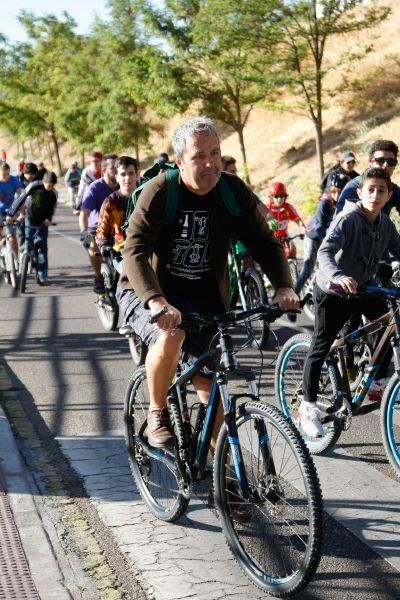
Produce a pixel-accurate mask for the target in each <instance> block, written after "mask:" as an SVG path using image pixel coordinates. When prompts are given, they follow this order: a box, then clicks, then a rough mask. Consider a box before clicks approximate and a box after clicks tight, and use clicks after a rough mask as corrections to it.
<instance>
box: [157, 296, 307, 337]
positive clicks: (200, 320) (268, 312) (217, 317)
mask: <svg viewBox="0 0 400 600" xmlns="http://www.w3.org/2000/svg"><path fill="white" fill-rule="evenodd" d="M310 298H311V294H306V295H305V296H304V298H303V299H302V300H301V302H300V306H301V308H303V306H304V305H305V304H306V303H307V302H308V301H309V300H310ZM167 311H168V308H167V307H166V306H163V307H162V308H161V309H160V310H159V311H157V312H156V313H154V314H153V315H150V317H149V323H155V322H156V321H157V319H158V318H159V317H161V315H163V314H165V313H166V312H167ZM288 312H300V311H299V310H293V309H290V310H282V309H281V308H279V306H278V305H277V304H272V305H271V306H257V307H255V308H250V309H249V310H243V311H240V312H235V311H229V312H226V313H220V314H208V315H200V314H199V313H187V314H185V315H183V317H182V323H181V324H180V325H179V327H180V329H189V328H190V327H193V325H196V326H197V327H209V326H216V325H217V326H221V325H222V326H223V325H225V326H230V325H234V324H235V323H240V322H241V321H245V320H246V319H249V318H250V317H254V316H255V315H258V316H260V317H261V318H262V319H263V320H264V321H266V322H267V323H272V322H273V321H275V320H276V319H278V318H279V317H281V316H282V315H283V314H284V313H288Z"/></svg>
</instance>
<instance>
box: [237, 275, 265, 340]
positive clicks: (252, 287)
mask: <svg viewBox="0 0 400 600" xmlns="http://www.w3.org/2000/svg"><path fill="white" fill-rule="evenodd" d="M245 284H246V289H245V296H246V304H247V306H246V307H243V308H244V309H245V310H249V309H250V308H257V307H258V306H265V305H266V304H268V296H267V292H266V290H265V287H264V282H263V280H262V277H261V275H260V274H259V273H258V271H256V269H248V270H247V271H246V274H245ZM247 324H248V326H249V328H250V330H251V333H252V337H253V342H252V345H253V347H254V348H261V349H262V350H263V349H264V348H265V346H266V344H267V341H268V336H269V327H268V324H267V323H266V322H265V321H264V320H263V319H261V318H254V319H251V320H250V321H249V322H248V323H247Z"/></svg>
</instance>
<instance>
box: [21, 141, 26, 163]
mask: <svg viewBox="0 0 400 600" xmlns="http://www.w3.org/2000/svg"><path fill="white" fill-rule="evenodd" d="M21 147H22V157H21V158H23V159H24V160H25V159H26V150H25V143H24V140H22V142H21Z"/></svg>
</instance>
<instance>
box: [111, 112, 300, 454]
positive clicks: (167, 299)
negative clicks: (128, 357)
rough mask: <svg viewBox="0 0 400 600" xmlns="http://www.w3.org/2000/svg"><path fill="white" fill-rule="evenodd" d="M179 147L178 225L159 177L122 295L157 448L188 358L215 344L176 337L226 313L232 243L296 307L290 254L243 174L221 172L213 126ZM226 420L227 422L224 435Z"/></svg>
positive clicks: (197, 123)
mask: <svg viewBox="0 0 400 600" xmlns="http://www.w3.org/2000/svg"><path fill="white" fill-rule="evenodd" d="M172 143H173V148H174V154H175V161H176V163H177V164H178V166H179V170H180V177H179V194H180V199H179V206H178V209H177V211H176V215H175V217H174V219H173V220H172V222H171V223H169V224H163V211H164V205H165V202H166V191H167V181H166V175H165V173H161V174H160V175H158V176H156V177H155V178H154V179H152V180H151V181H150V182H149V183H148V184H147V185H146V186H145V187H144V189H143V191H142V193H141V195H140V197H139V201H138V204H137V206H136V208H135V210H134V212H133V214H132V217H131V219H130V222H129V226H128V228H127V237H126V244H125V248H124V253H123V273H122V276H121V280H120V284H119V289H118V291H117V297H118V300H119V303H120V306H121V308H122V311H123V312H124V313H125V317H126V318H127V320H128V322H129V324H130V325H131V326H132V327H133V329H134V330H135V332H136V333H137V334H138V335H139V336H140V337H141V338H142V340H143V341H144V342H145V343H146V345H147V346H148V348H149V350H148V354H147V358H146V372H147V381H148V388H149V395H150V412H149V416H148V419H147V434H148V440H149V443H150V444H151V445H153V446H155V447H164V446H166V445H168V444H170V443H171V441H172V440H173V434H172V430H171V426H170V422H169V417H168V411H167V409H166V395H167V390H168V387H169V385H170V383H171V380H172V378H173V376H174V373H175V371H176V367H177V364H178V360H179V358H180V355H181V351H183V355H182V356H183V362H184V363H186V364H189V365H190V364H192V363H193V362H194V360H196V358H198V356H199V355H200V354H201V353H202V352H204V350H206V349H207V347H208V342H209V339H206V338H204V337H203V336H200V335H192V334H187V335H186V336H185V332H184V331H183V330H181V329H177V327H178V326H179V324H180V323H181V315H182V313H185V312H199V313H218V312H224V311H225V310H227V309H228V300H229V275H228V261H227V257H228V249H229V242H230V239H231V237H232V235H235V236H236V237H237V238H239V239H240V240H241V241H243V243H244V244H246V246H247V247H248V248H249V250H250V252H251V254H252V255H253V256H254V258H255V260H257V262H258V263H259V264H260V265H261V268H262V269H263V271H265V273H266V274H267V275H268V277H269V278H270V280H271V281H272V282H273V284H274V286H275V289H276V302H277V303H278V304H279V306H280V307H281V308H283V309H288V310H289V309H296V308H297V307H298V298H297V296H296V295H295V293H294V291H293V289H292V287H291V279H290V274H289V270H288V265H287V261H286V258H285V255H284V252H283V249H282V246H281V244H280V243H279V241H278V240H276V238H274V235H273V233H272V232H271V230H270V229H269V227H268V225H267V223H266V221H265V219H263V218H262V216H261V214H260V213H259V211H258V210H257V202H256V198H255V196H254V194H253V193H252V192H251V190H250V189H249V188H248V187H247V186H246V185H245V184H244V182H243V181H241V179H239V178H238V177H236V176H235V175H232V174H229V173H223V174H221V172H222V164H221V149H220V142H219V136H218V131H217V129H216V127H215V125H214V123H213V121H211V119H208V118H207V117H194V118H192V119H189V120H187V121H185V122H183V123H182V124H181V125H179V127H178V128H177V129H176V131H175V132H174V134H173V138H172ZM221 177H223V178H224V180H225V181H226V182H227V183H228V185H229V186H230V188H231V190H232V192H233V194H234V196H235V199H236V201H237V203H238V206H239V208H240V214H239V216H234V215H232V214H231V213H230V212H229V210H228V209H227V207H226V205H225V203H224V201H223V199H222V198H221V196H220V194H219V192H218V190H217V184H218V181H219V179H220V178H221ZM160 309H164V310H165V312H164V314H162V316H161V317H160V318H159V319H158V321H157V323H156V324H154V325H150V324H149V323H148V316H149V315H150V314H151V313H156V312H158V311H159V310H160ZM192 383H193V385H194V387H195V389H196V391H197V393H198V395H199V398H200V400H201V401H202V402H204V403H207V402H208V398H209V393H210V389H211V378H210V373H209V372H206V371H205V372H204V373H202V374H201V375H196V376H195V377H194V378H193V381H192ZM221 422H222V420H221V416H220V418H219V419H217V424H216V430H217V429H219V426H220V424H221ZM216 433H217V431H215V432H214V434H213V440H212V445H213V443H214V444H215V439H216Z"/></svg>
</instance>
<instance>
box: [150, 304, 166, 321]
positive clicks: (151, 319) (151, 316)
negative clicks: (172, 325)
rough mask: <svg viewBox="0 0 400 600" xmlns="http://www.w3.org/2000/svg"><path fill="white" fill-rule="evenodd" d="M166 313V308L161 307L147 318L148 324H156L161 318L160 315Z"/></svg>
mask: <svg viewBox="0 0 400 600" xmlns="http://www.w3.org/2000/svg"><path fill="white" fill-rule="evenodd" d="M166 312H168V307H167V306H163V307H162V308H160V310H158V311H157V312H155V313H153V314H152V315H150V316H149V323H156V322H157V320H158V319H159V317H161V315H165V313H166Z"/></svg>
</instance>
